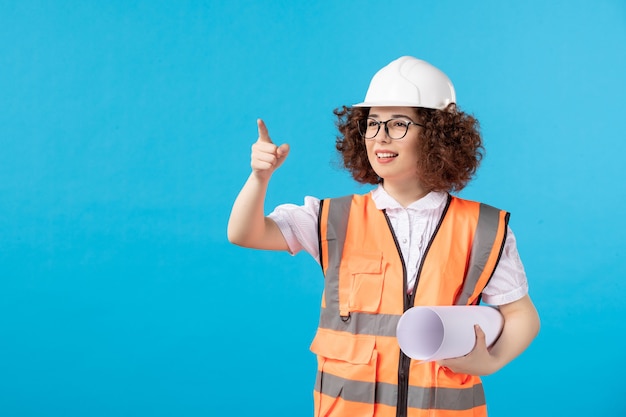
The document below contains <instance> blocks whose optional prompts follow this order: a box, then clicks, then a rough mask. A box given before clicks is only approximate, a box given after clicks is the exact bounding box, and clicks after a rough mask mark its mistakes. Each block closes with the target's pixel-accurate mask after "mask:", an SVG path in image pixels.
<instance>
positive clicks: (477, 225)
mask: <svg viewBox="0 0 626 417" xmlns="http://www.w3.org/2000/svg"><path fill="white" fill-rule="evenodd" d="M335 114H336V115H337V117H338V123H337V125H338V128H339V132H340V135H339V137H338V138H337V141H336V148H337V150H338V151H339V153H340V154H341V156H342V159H343V164H344V167H345V168H346V169H347V170H348V171H350V172H351V174H352V176H353V178H354V179H355V180H356V181H358V182H360V183H369V184H378V186H377V188H375V189H374V190H373V191H372V192H370V193H367V194H364V195H354V196H352V195H351V196H346V197H343V198H337V199H326V200H319V199H317V198H313V197H306V198H305V203H304V205H303V206H295V205H290V204H286V205H281V206H279V207H277V208H276V209H275V210H274V211H273V212H272V213H271V214H270V215H269V216H265V214H264V212H263V204H264V200H265V194H266V190H267V186H268V183H269V180H270V178H271V175H272V174H273V172H274V171H275V170H276V169H277V168H278V167H280V165H281V164H282V163H283V162H284V161H285V158H286V157H287V155H288V154H289V146H288V145H286V144H283V145H280V146H277V145H275V144H274V143H273V142H272V140H271V139H270V136H269V134H268V131H267V128H266V126H265V124H264V123H263V122H262V121H261V120H259V121H258V122H257V123H258V130H259V138H258V140H257V142H256V143H255V144H254V145H253V146H252V161H251V166H252V173H251V174H250V176H249V178H248V181H247V182H246V183H245V185H244V187H243V188H242V190H241V192H240V194H239V195H238V197H237V199H236V201H235V203H234V205H233V209H232V213H231V217H230V220H229V224H228V236H229V240H230V241H231V242H233V243H235V244H237V245H241V246H245V247H251V248H257V249H271V250H286V251H289V252H291V253H297V252H299V251H300V250H305V251H307V252H308V253H310V254H311V255H312V256H313V257H314V258H315V259H316V260H317V261H318V262H319V263H320V265H321V266H322V269H323V271H324V277H325V290H324V297H323V300H322V311H321V317H320V325H319V328H318V332H317V334H316V337H315V339H314V341H313V343H312V345H311V350H312V351H313V352H314V353H316V354H317V356H318V378H317V382H316V387H315V415H316V416H426V415H437V416H481V415H486V412H487V411H486V404H485V399H484V394H483V391H482V384H481V382H480V378H479V376H480V375H487V374H491V373H493V372H496V371H497V370H499V369H500V368H502V367H503V366H505V365H506V364H507V363H508V362H510V361H511V360H513V359H514V358H515V357H517V356H518V355H519V354H520V353H521V352H523V351H524V350H525V349H526V347H528V345H529V344H530V342H531V341H532V340H533V338H534V337H535V336H536V334H537V332H538V330H539V318H538V314H537V311H536V309H535V307H534V305H533V303H532V301H531V299H530V297H529V295H528V286H527V282H526V276H525V273H524V269H523V266H522V264H521V261H520V260H519V255H518V252H517V247H516V242H515V237H514V235H513V233H512V232H511V230H510V228H509V227H508V218H509V215H508V213H506V212H504V211H501V210H498V209H495V208H493V207H490V206H487V205H484V204H480V203H475V202H471V201H467V200H462V199H459V198H457V197H453V196H451V195H450V194H449V193H450V192H453V191H460V190H461V189H463V188H464V187H465V185H466V184H467V183H468V182H469V181H470V180H471V178H472V176H473V175H474V173H475V171H476V169H477V168H478V165H479V163H480V159H481V158H482V149H483V148H482V141H481V137H480V134H479V132H478V123H477V121H476V120H475V119H474V118H473V117H472V116H470V115H468V114H465V113H463V112H462V111H460V110H459V109H458V108H457V106H456V96H455V92H454V87H453V86H452V83H451V82H450V80H449V79H448V77H447V76H446V75H445V74H444V73H443V72H441V71H440V70H438V69H437V68H435V67H434V66H432V65H430V64H428V63H427V62H425V61H422V60H418V59H416V58H413V57H401V58H399V59H397V60H394V61H393V62H391V63H390V64H388V65H387V66H385V67H384V68H382V69H381V70H380V71H378V72H377V73H376V75H375V76H374V77H373V78H372V81H371V83H370V86H369V89H368V91H367V94H366V98H365V101H364V102H363V103H359V104H356V105H354V106H352V107H350V108H348V107H343V108H342V109H337V110H335ZM481 299H482V300H484V301H485V302H486V303H489V304H492V305H497V306H498V308H499V310H500V312H501V313H502V315H503V317H504V326H503V330H502V333H501V335H500V337H499V338H498V340H497V341H496V342H495V344H494V345H493V346H491V347H490V348H487V346H486V343H485V335H484V333H483V332H482V330H481V329H480V328H479V327H477V328H476V345H475V347H474V349H473V350H472V352H470V353H469V354H468V355H466V356H464V357H461V358H451V359H446V360H442V361H439V362H432V363H418V362H417V361H414V360H411V359H410V358H408V357H407V356H406V355H404V354H403V353H402V352H401V351H400V349H399V347H398V344H397V340H396V338H395V328H396V324H397V322H398V319H399V317H400V316H401V315H402V313H403V312H404V311H406V310H407V309H408V308H410V307H412V306H414V305H474V304H478V303H479V302H480V301H481Z"/></svg>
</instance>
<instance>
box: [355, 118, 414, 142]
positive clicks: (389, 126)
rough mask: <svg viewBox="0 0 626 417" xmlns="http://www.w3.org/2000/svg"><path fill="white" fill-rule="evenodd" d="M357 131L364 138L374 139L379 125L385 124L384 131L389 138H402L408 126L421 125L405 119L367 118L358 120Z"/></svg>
mask: <svg viewBox="0 0 626 417" xmlns="http://www.w3.org/2000/svg"><path fill="white" fill-rule="evenodd" d="M358 125H359V133H360V134H361V136H363V138H365V139H374V138H375V137H376V135H378V132H379V131H380V126H381V125H384V126H385V132H386V133H387V136H389V138H391V139H396V140H397V139H402V138H403V137H405V136H406V134H407V132H408V131H409V126H411V125H415V126H422V127H424V125H421V124H419V123H415V122H412V121H410V120H406V119H389V120H387V121H385V122H379V121H378V120H376V119H372V118H368V119H366V120H359V122H358Z"/></svg>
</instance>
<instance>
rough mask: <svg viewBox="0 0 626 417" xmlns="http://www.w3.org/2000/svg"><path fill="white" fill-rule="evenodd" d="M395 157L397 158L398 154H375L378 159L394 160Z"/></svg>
mask: <svg viewBox="0 0 626 417" xmlns="http://www.w3.org/2000/svg"><path fill="white" fill-rule="evenodd" d="M396 156H398V154H397V153H393V152H376V157H377V158H378V159H391V158H395V157H396Z"/></svg>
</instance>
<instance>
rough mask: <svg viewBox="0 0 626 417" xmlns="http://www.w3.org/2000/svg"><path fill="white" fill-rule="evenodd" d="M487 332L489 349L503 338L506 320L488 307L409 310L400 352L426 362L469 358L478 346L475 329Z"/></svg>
mask: <svg viewBox="0 0 626 417" xmlns="http://www.w3.org/2000/svg"><path fill="white" fill-rule="evenodd" d="M475 324H478V325H479V326H480V327H481V329H482V330H483V331H484V332H485V336H486V342H487V346H491V345H492V344H493V343H494V342H495V341H496V340H497V339H498V337H499V336H500V332H501V331H502V326H503V324H504V318H503V317H502V314H500V311H499V310H498V309H496V308H493V307H487V306H432V307H413V308H410V309H408V310H407V311H406V312H405V313H404V314H403V315H402V317H400V321H399V322H398V327H397V328H396V336H397V337H398V344H399V345H400V349H402V351H403V352H404V353H405V354H406V355H407V356H408V357H410V358H412V359H416V360H420V361H423V362H430V361H436V360H440V359H449V358H458V357H459V356H464V355H467V354H468V353H470V352H471V351H472V349H474V345H475V344H476V332H475V331H474V325H475Z"/></svg>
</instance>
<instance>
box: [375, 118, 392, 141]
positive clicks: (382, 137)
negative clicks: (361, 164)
mask: <svg viewBox="0 0 626 417" xmlns="http://www.w3.org/2000/svg"><path fill="white" fill-rule="evenodd" d="M374 139H376V142H381V143H387V142H391V138H390V137H389V133H387V122H384V123H381V125H380V128H379V129H378V133H377V134H376V136H375V137H374Z"/></svg>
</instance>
